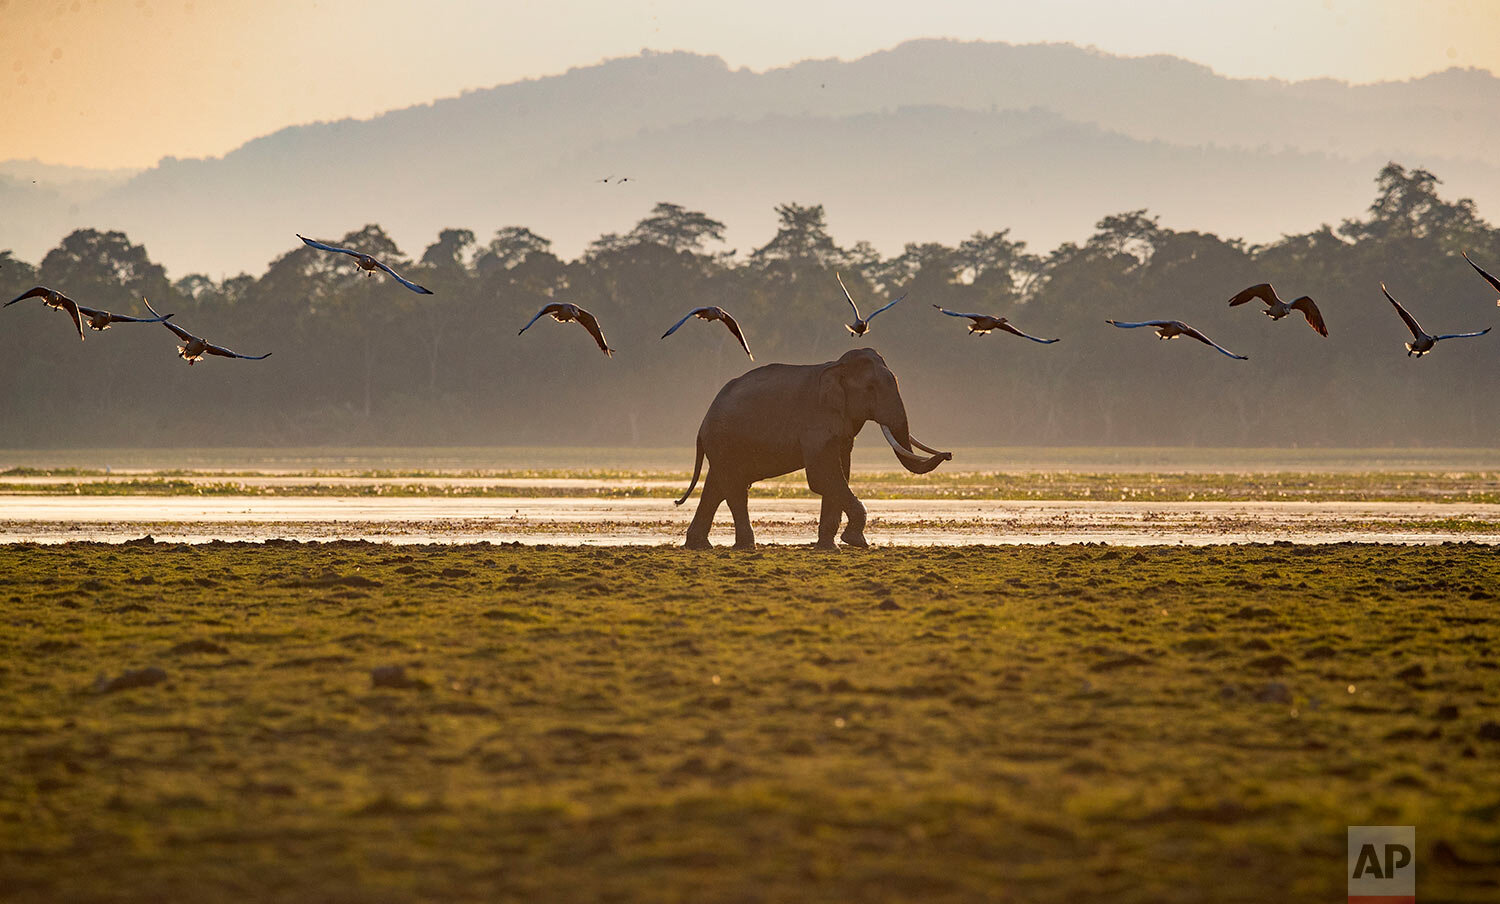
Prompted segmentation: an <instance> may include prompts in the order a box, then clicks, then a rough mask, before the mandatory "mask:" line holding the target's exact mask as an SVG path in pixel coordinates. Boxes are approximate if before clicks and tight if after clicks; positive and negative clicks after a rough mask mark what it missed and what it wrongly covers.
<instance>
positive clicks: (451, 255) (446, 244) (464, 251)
mask: <svg viewBox="0 0 1500 904" xmlns="http://www.w3.org/2000/svg"><path fill="white" fill-rule="evenodd" d="M474 248H475V242H474V230H472V229H444V230H443V231H442V232H439V233H438V238H437V241H435V242H433V243H432V244H431V245H428V246H427V250H426V251H423V252H422V265H423V266H425V267H432V268H433V269H434V270H449V271H451V270H464V269H467V268H468V266H469V259H470V258H471V257H472V255H473V252H474Z"/></svg>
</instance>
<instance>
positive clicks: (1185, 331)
mask: <svg viewBox="0 0 1500 904" xmlns="http://www.w3.org/2000/svg"><path fill="white" fill-rule="evenodd" d="M1180 326H1181V328H1182V335H1184V336H1191V337H1193V338H1194V339H1197V340H1198V341H1199V342H1202V343H1204V344H1205V345H1212V346H1213V347H1214V348H1216V349H1218V350H1219V351H1221V352H1223V353H1224V354H1226V355H1228V356H1229V357H1231V358H1237V359H1239V360H1241V361H1248V360H1250V359H1249V358H1248V357H1246V356H1244V355H1236V354H1235V353H1234V352H1232V351H1230V350H1229V349H1227V348H1225V347H1224V346H1222V345H1220V344H1219V343H1217V342H1215V341H1213V340H1212V339H1210V338H1208V337H1207V336H1205V335H1203V334H1202V333H1200V332H1198V329H1197V328H1196V327H1191V326H1188V325H1187V324H1185V323H1183V324H1180Z"/></svg>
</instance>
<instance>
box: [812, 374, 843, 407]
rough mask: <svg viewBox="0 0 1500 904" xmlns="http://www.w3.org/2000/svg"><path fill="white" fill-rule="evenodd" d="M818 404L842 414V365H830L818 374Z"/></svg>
mask: <svg viewBox="0 0 1500 904" xmlns="http://www.w3.org/2000/svg"><path fill="white" fill-rule="evenodd" d="M818 404H819V405H822V406H823V407H824V408H831V409H832V410H834V411H836V412H838V414H839V416H840V417H842V416H843V414H844V373H843V365H840V364H830V365H828V366H827V367H825V368H823V372H822V373H821V374H818Z"/></svg>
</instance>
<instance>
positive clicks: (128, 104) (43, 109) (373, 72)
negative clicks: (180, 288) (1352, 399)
mask: <svg viewBox="0 0 1500 904" xmlns="http://www.w3.org/2000/svg"><path fill="white" fill-rule="evenodd" d="M1497 26H1500V0H1447V2H1423V0H1140V2H1124V0H1047V2H1041V0H1028V2H1013V0H832V2H818V0H755V2H748V3H746V2H732V3H731V2H712V0H552V2H484V0H431V2H426V3H409V2H401V0H46V2H42V0H0V46H3V48H4V54H3V58H0V121H3V122H4V123H5V128H4V129H3V130H0V160H6V159H16V158H22V159H24V158H36V159H39V160H41V161H42V162H44V163H58V164H71V165H77V166H96V167H127V166H128V167H143V166H149V165H151V164H153V163H155V162H156V161H157V160H158V159H160V158H161V157H163V156H167V155H171V156H177V157H199V156H217V155H221V154H224V153H226V152H228V151H230V150H232V149H234V148H235V147H236V146H238V145H240V144H241V143H243V142H245V141H247V140H249V139H251V138H255V137H257V136H259V135H264V134H266V133H268V132H271V131H274V130H276V129H278V128H281V127H283V126H287V125H293V124H297V123H304V122H312V121H317V120H329V119H339V118H343V117H350V116H352V117H360V118H363V117H369V116H373V115H375V114H378V113H380V112H383V111H385V110H389V109H393V108H397V107H403V106H409V105H411V104H415V103H424V102H427V101H431V100H434V99H437V98H440V97H448V96H452V95H455V94H458V93H460V92H462V91H465V90H468V89H473V88H484V87H489V86H492V85H496V84H501V83H505V82H511V81H516V80H518V79H524V78H533V77H537V76H543V75H551V74H556V73H560V72H563V71H565V70H567V69H568V68H570V67H574V66H585V65H589V64H592V63H596V62H598V61H600V60H602V59H606V58H610V57H618V56H628V55H632V54H635V53H638V52H639V51H640V50H642V49H643V48H649V49H652V50H662V51H666V50H690V51H695V52H699V53H706V54H714V55H718V56H721V57H723V58H724V59H725V61H726V62H728V63H729V65H730V66H733V67H741V66H744V67H749V68H751V69H755V70H764V69H768V68H775V67H778V66H783V65H786V64H789V63H793V62H796V61H798V60H802V59H808V58H829V57H838V58H841V59H853V58H856V57H859V56H863V55H865V54H867V53H870V52H872V51H876V50H881V49H885V48H889V47H892V46H894V45H896V44H899V43H900V42H902V41H905V40H908V39H912V38H921V37H949V38H958V39H961V40H986V41H1007V42H1010V43H1015V44H1024V43H1033V42H1071V43H1075V44H1080V45H1092V46H1095V47H1098V48H1099V49H1101V50H1104V51H1108V52H1111V53H1118V54H1124V55H1130V56H1138V55H1145V54H1153V53H1167V54H1173V55H1175V56H1180V57H1183V58H1185V59H1189V60H1193V61H1195V62H1199V63H1203V64H1205V65H1208V66H1210V67H1211V68H1213V69H1214V70H1215V71H1217V72H1220V73H1223V74H1225V75H1231V76H1249V77H1275V78H1281V79H1286V80H1300V79H1306V78H1318V77H1334V78H1340V79H1344V80H1347V81H1353V82H1370V81H1381V80H1392V79H1394V80H1399V79H1407V78H1412V77H1416V76H1421V75H1425V74H1427V73H1430V72H1434V71H1437V70H1441V69H1446V68H1448V67H1450V66H1474V67H1479V68H1483V69H1487V70H1489V71H1491V72H1500V40H1497V38H1500V27H1497Z"/></svg>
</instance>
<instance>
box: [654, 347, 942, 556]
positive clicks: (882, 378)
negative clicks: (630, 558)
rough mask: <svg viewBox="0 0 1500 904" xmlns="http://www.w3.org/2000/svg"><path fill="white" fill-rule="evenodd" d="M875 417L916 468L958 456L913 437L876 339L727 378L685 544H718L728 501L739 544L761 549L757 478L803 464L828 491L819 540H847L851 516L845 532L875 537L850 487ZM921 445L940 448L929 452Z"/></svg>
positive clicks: (827, 545) (707, 422) (704, 429)
mask: <svg viewBox="0 0 1500 904" xmlns="http://www.w3.org/2000/svg"><path fill="white" fill-rule="evenodd" d="M866 421H875V422H876V423H878V424H879V425H880V429H881V431H882V432H883V433H884V434H885V439H886V442H888V443H890V444H891V448H892V449H894V450H895V452H896V459H897V460H898V461H900V462H901V464H902V466H903V467H905V468H906V469H907V470H908V471H911V472H912V473H913V474H926V473H927V472H929V471H931V470H932V469H934V468H936V467H937V466H938V465H939V464H941V463H942V462H945V461H951V460H952V459H953V454H952V453H951V452H939V451H937V450H936V449H933V448H931V447H929V446H925V445H923V444H922V443H920V442H918V441H916V440H914V439H912V436H911V431H910V428H909V426H908V424H907V419H906V405H905V404H904V403H903V402H902V401H901V391H900V390H899V389H898V388H897V386H896V376H895V374H893V373H891V371H890V368H888V367H886V364H885V359H884V358H882V357H880V354H879V353H878V352H876V351H875V350H874V349H872V348H860V349H854V350H852V351H849V352H846V353H845V354H844V356H843V357H841V358H839V359H838V360H837V361H829V362H826V363H824V364H767V365H765V366H763V367H757V368H756V369H754V370H752V371H749V372H748V373H746V374H744V375H743V376H740V377H736V378H735V379H733V380H730V381H729V382H728V383H726V384H724V388H723V389H721V390H719V394H718V395H717V396H715V397H714V400H713V403H712V404H710V405H709V406H708V413H707V414H705V415H704V416H703V424H702V426H700V427H699V428H698V452H697V458H696V460H695V461H694V463H693V480H692V482H691V483H690V484H689V485H688V489H687V492H686V493H684V494H682V498H681V499H678V500H677V503H676V504H677V505H682V504H683V503H684V502H686V501H687V500H688V497H689V496H691V495H692V494H693V488H694V487H695V486H697V485H698V477H699V475H701V474H702V472H703V459H704V458H705V457H706V458H707V459H708V464H709V469H708V477H707V478H706V479H705V480H704V481H703V495H702V497H701V498H700V499H699V501H698V511H697V513H696V514H695V515H694V516H693V522H692V524H691V525H690V526H689V527H688V532H687V542H686V543H685V544H684V545H685V546H686V547H687V548H689V549H708V548H710V545H711V544H710V543H709V542H708V531H709V528H710V527H711V526H712V525H713V520H714V514H715V513H716V512H717V511H718V510H719V503H721V502H728V503H729V511H730V512H731V513H732V514H733V515H734V546H735V548H736V549H753V548H754V547H755V533H754V532H753V531H752V530H751V529H750V515H749V512H748V508H747V499H748V494H749V490H750V484H752V483H754V482H755V481H757V480H764V479H766V478H768V477H778V476H780V475H782V474H790V473H791V472H793V471H796V470H799V469H803V470H806V471H807V486H808V488H809V489H810V490H812V491H813V492H814V493H816V494H818V495H819V496H821V497H823V507H822V513H821V516H820V517H819V519H818V543H817V545H818V547H819V548H821V549H837V546H835V544H834V542H833V537H834V534H835V533H836V532H837V531H838V528H839V521H840V520H841V518H842V516H844V515H848V517H849V523H848V526H847V527H845V529H844V533H843V535H842V539H843V541H844V542H845V543H847V544H848V545H850V546H860V547H865V546H869V545H870V543H869V541H868V540H866V539H865V507H864V506H863V505H862V504H861V503H860V501H859V500H858V499H857V498H855V496H854V493H853V492H852V491H851V490H850V489H849V453H850V450H852V449H853V448H854V437H855V435H856V434H858V433H859V431H860V429H861V428H863V427H864V425H865V422H866ZM913 446H915V447H917V448H918V449H921V450H922V451H923V452H927V453H929V455H930V457H927V458H923V457H922V456H921V455H919V454H917V453H916V452H915V451H913V449H912V447H913Z"/></svg>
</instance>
